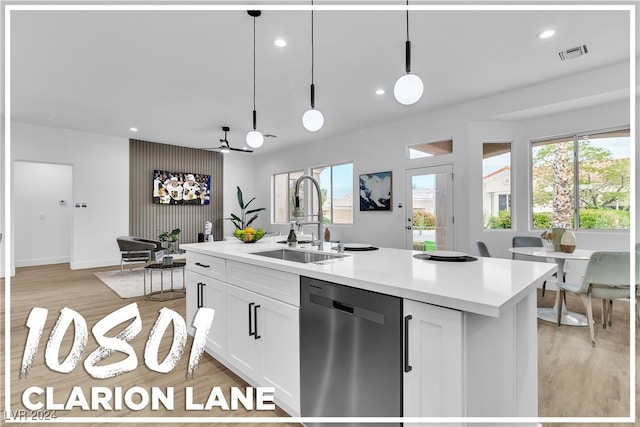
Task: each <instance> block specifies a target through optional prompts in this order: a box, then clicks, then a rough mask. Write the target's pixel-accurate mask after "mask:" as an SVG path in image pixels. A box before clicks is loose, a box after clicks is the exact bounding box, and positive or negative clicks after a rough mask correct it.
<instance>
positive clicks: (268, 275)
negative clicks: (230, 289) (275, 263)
mask: <svg viewBox="0 0 640 427" xmlns="http://www.w3.org/2000/svg"><path fill="white" fill-rule="evenodd" d="M226 281H227V283H231V284H232V285H236V286H239V287H241V288H244V289H249V290H251V291H253V292H256V293H259V294H261V295H265V296H268V297H271V298H274V299H277V300H279V301H282V302H286V303H288V304H292V305H295V306H297V307H299V306H300V276H298V275H297V274H293V273H288V272H285V271H279V270H274V269H272V268H265V267H259V266H255V265H251V264H245V263H243V262H236V261H227V280H226Z"/></svg>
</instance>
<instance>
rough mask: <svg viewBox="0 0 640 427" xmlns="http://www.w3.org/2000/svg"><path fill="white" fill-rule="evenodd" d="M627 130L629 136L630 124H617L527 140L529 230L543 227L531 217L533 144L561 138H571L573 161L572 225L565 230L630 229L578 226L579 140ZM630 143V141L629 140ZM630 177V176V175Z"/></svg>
mask: <svg viewBox="0 0 640 427" xmlns="http://www.w3.org/2000/svg"><path fill="white" fill-rule="evenodd" d="M625 131H626V132H628V133H629V136H628V137H629V138H631V126H630V125H624V126H617V127H611V128H604V129H596V130H590V131H579V132H571V133H566V134H559V135H554V136H548V137H542V138H532V139H530V140H529V152H528V157H529V161H528V163H529V177H528V178H529V183H528V191H529V209H528V212H529V213H528V215H529V218H528V224H529V230H530V231H539V230H544V228H535V227H534V217H533V214H534V212H533V207H534V205H533V196H534V194H533V193H534V192H533V168H534V166H533V147H534V144H536V143H542V142H545V141H553V140H562V139H566V140H571V141H572V143H573V151H572V153H571V154H572V155H573V163H572V167H573V173H572V180H573V182H572V184H573V192H572V194H571V196H572V197H573V201H574V203H573V206H572V211H573V212H572V218H571V219H572V221H573V227H568V228H567V230H573V231H581V232H584V231H588V232H606V233H628V232H629V230H630V227H629V228H586V227H581V226H580V210H581V208H580V203H579V200H580V167H579V165H580V147H579V145H580V141H581V139H582V138H584V137H585V136H589V135H600V134H607V133H614V132H625ZM630 143H631V141H630ZM631 154H632V153H631V152H630V153H629V156H631ZM631 172H632V169H631V168H630V173H631ZM631 178H632V177H631ZM629 196H630V197H631V196H632V194H629Z"/></svg>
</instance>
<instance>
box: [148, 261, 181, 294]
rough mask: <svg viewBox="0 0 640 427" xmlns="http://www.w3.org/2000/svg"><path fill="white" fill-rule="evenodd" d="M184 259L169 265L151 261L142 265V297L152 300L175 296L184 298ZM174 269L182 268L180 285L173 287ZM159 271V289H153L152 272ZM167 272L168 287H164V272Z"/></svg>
mask: <svg viewBox="0 0 640 427" xmlns="http://www.w3.org/2000/svg"><path fill="white" fill-rule="evenodd" d="M186 265H187V262H186V261H174V262H173V264H171V265H164V264H163V263H162V262H151V263H149V264H147V265H146V266H145V267H144V285H143V286H144V297H145V298H146V299H148V300H152V301H167V300H172V299H177V298H184V296H185V286H184V284H185V266H186ZM176 270H182V287H181V288H178V289H175V288H174V287H173V272H174V271H176ZM147 271H148V272H149V292H147ZM154 271H157V272H159V273H160V290H159V291H154V290H153V272H154ZM165 271H168V272H169V276H170V285H171V286H170V287H169V289H165V288H164V273H165Z"/></svg>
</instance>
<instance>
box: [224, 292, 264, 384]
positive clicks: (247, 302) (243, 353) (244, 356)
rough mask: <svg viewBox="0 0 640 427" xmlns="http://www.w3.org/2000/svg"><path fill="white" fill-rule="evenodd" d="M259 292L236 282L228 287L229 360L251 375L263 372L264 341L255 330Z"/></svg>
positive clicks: (256, 376) (253, 377) (257, 375)
mask: <svg viewBox="0 0 640 427" xmlns="http://www.w3.org/2000/svg"><path fill="white" fill-rule="evenodd" d="M257 298H259V295H258V294H255V293H253V292H249V291H247V290H245V289H241V288H238V287H236V286H228V287H227V331H226V332H227V361H228V362H229V363H230V364H231V365H232V366H234V367H235V368H236V369H238V370H239V371H240V372H242V373H243V374H245V375H246V376H247V377H248V378H252V379H254V380H255V379H257V378H259V375H260V373H261V372H262V367H261V365H260V361H261V360H262V342H261V341H260V338H261V336H260V331H259V332H258V333H257V334H256V329H257V328H256V326H257V325H258V320H257V318H256V315H257V314H258V310H259V309H260V304H259V303H256V300H257Z"/></svg>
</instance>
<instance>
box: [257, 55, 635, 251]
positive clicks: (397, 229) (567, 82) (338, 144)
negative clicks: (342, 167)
mask: <svg viewBox="0 0 640 427" xmlns="http://www.w3.org/2000/svg"><path fill="white" fill-rule="evenodd" d="M628 75H629V74H628V64H617V65H614V66H611V67H606V68H602V69H600V70H596V71H593V72H589V73H584V74H580V75H574V76H571V77H567V78H565V79H560V80H557V81H552V82H548V83H545V84H541V85H538V86H535V87H530V88H526V89H521V90H517V91H512V92H507V93H503V94H499V95H496V96H494V97H491V98H487V99H483V100H478V101H475V102H471V103H468V104H464V105H459V106H455V107H451V108H447V109H442V110H438V111H434V112H431V113H428V114H424V115H420V116H414V117H410V118H407V119H404V120H401V121H397V122H393V123H386V124H383V125H379V126H376V127H372V128H367V129H363V130H361V131H358V132H354V133H351V134H347V135H340V136H336V137H331V138H327V139H326V140H324V141H321V142H316V143H313V144H308V145H304V146H299V147H297V148H293V149H288V150H285V151H280V152H277V153H273V154H265V155H263V156H261V157H260V158H259V159H260V160H259V162H258V163H257V164H256V184H255V185H256V191H257V193H259V194H263V193H264V194H268V193H269V191H270V187H271V176H272V175H273V174H274V173H280V172H286V171H292V170H300V169H301V168H304V169H305V170H308V168H310V167H314V166H322V165H326V164H335V163H343V162H349V161H352V162H353V164H354V191H355V189H357V188H358V187H357V179H358V175H359V174H361V173H367V172H379V171H386V170H391V171H392V172H393V211H392V212H386V213H382V212H366V213H361V212H359V211H358V210H357V209H356V211H355V212H354V224H353V225H351V226H331V227H330V228H331V236H332V238H333V239H340V240H342V241H349V242H366V243H370V244H374V245H380V246H388V247H396V248H403V247H404V246H405V238H404V233H405V231H404V226H405V220H406V218H405V216H406V213H405V212H403V210H402V208H398V202H402V204H403V205H406V201H405V194H404V188H405V185H406V184H405V182H404V181H405V180H404V173H405V170H406V169H410V168H417V167H423V166H430V165H437V164H452V165H453V170H454V174H455V180H454V210H455V215H456V218H455V243H454V245H455V247H454V248H455V249H456V250H462V251H466V252H470V253H473V254H476V253H477V250H476V246H475V240H486V241H487V242H488V246H489V248H490V250H492V251H493V252H495V255H496V256H499V257H505V258H510V253H509V252H508V251H507V248H508V247H510V246H511V238H512V236H513V235H515V234H537V232H530V231H529V229H528V220H527V215H528V197H529V196H528V162H529V160H528V152H529V148H528V147H529V140H530V139H531V138H534V137H540V136H550V135H555V134H558V133H566V132H570V131H576V130H581V131H584V130H591V129H601V128H606V127H611V126H618V125H623V124H629V123H630V121H629V120H630V118H629V106H628V102H626V103H625V102H616V103H609V104H602V105H600V106H598V107H593V108H587V109H582V110H574V109H575V105H577V104H575V103H574V102H575V100H581V101H584V100H585V99H587V100H590V101H591V102H593V100H594V99H603V100H611V99H615V98H616V97H619V96H620V93H621V91H622V93H624V89H625V86H627V85H628V81H629V78H628ZM626 93H627V94H628V89H627V90H626ZM426 101H427V102H428V97H427V98H426ZM421 102H422V101H421ZM543 106H551V107H552V108H553V111H554V114H553V115H550V116H546V117H540V118H537V119H534V120H529V121H517V120H515V118H517V117H518V116H519V113H520V112H523V111H535V110H536V109H539V108H541V107H543ZM408 108H410V107H408ZM496 118H501V119H502V120H496ZM507 119H509V120H507ZM329 125H330V123H325V126H329ZM447 138H452V139H453V140H454V153H453V154H450V155H443V156H437V157H431V158H423V159H416V160H412V161H409V160H407V156H406V146H407V145H409V144H414V143H419V142H428V141H438V140H442V139H447ZM490 141H512V142H513V155H512V167H513V168H514V171H513V175H512V180H513V186H514V187H513V188H514V199H513V200H512V203H513V204H515V205H514V209H515V210H516V214H515V215H516V216H515V218H514V228H513V229H512V230H509V231H506V232H505V231H491V232H488V231H484V229H483V227H482V169H481V166H482V143H483V142H490ZM355 193H356V194H357V191H355ZM272 228H274V229H279V230H280V231H286V225H282V226H275V225H274V226H272ZM628 234H629V233H628V232H615V233H606V235H607V239H606V240H607V241H608V242H609V243H608V245H607V246H608V248H607V249H609V248H610V249H614V248H618V249H626V248H628V247H629V246H628V238H629V237H628ZM599 236H600V237H601V236H602V234H600V235H599ZM577 238H578V242H579V243H578V244H579V245H580V246H582V247H587V248H598V247H601V246H600V243H599V242H600V240H602V239H600V238H599V237H598V236H592V235H591V234H589V233H578V235H577ZM626 242H627V243H626Z"/></svg>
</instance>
